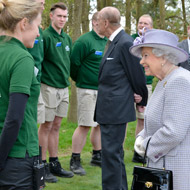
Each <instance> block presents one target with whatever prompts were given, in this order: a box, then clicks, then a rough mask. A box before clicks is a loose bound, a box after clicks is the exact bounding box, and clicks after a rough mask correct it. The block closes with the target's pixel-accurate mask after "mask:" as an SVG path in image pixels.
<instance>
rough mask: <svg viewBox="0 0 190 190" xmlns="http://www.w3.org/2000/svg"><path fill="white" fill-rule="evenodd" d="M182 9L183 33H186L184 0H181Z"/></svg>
mask: <svg viewBox="0 0 190 190" xmlns="http://www.w3.org/2000/svg"><path fill="white" fill-rule="evenodd" d="M181 5H182V11H183V34H184V35H185V36H186V35H187V18H186V10H185V1H184V0H181Z"/></svg>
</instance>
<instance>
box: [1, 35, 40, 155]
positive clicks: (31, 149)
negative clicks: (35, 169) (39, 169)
mask: <svg viewBox="0 0 190 190" xmlns="http://www.w3.org/2000/svg"><path fill="white" fill-rule="evenodd" d="M3 39H4V36H1V37H0V55H1V59H0V68H1V69H0V109H1V111H0V133H1V132H2V129H3V127H4V122H5V118H6V113H7V110H8V105H9V95H10V93H24V94H28V95H29V98H28V101H27V104H26V108H25V113H24V119H23V122H22V125H21V128H20V130H19V134H18V137H17V140H16V142H15V143H14V145H13V147H12V149H11V151H10V153H9V156H10V157H17V158H24V157H25V154H26V152H28V153H29V156H36V155H38V154H39V148H38V146H39V145H38V130H37V102H38V96H39V91H40V83H39V82H38V81H37V79H36V76H35V74H34V59H33V58H32V56H31V55H30V53H29V52H28V51H27V49H26V48H25V46H24V45H23V44H22V43H21V42H20V41H19V40H17V39H15V38H12V39H11V40H9V41H6V42H5V41H4V40H3Z"/></svg>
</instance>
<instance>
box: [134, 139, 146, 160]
mask: <svg viewBox="0 0 190 190" xmlns="http://www.w3.org/2000/svg"><path fill="white" fill-rule="evenodd" d="M143 143H144V139H143V137H142V136H138V137H137V138H136V140H135V145H134V149H135V151H136V152H137V153H138V154H139V155H140V156H142V157H144V154H145V149H144V147H143Z"/></svg>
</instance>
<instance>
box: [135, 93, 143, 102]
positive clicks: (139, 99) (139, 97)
mask: <svg viewBox="0 0 190 190" xmlns="http://www.w3.org/2000/svg"><path fill="white" fill-rule="evenodd" d="M134 100H135V103H140V102H141V101H142V97H141V96H140V95H138V94H135V93H134Z"/></svg>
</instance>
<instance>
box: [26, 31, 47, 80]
mask: <svg viewBox="0 0 190 190" xmlns="http://www.w3.org/2000/svg"><path fill="white" fill-rule="evenodd" d="M39 33H40V36H39V37H37V38H36V39H35V42H34V47H33V48H28V51H29V52H30V54H31V55H32V57H33V58H34V61H35V67H36V68H37V69H38V73H37V79H38V81H39V82H40V81H41V75H42V61H43V59H44V44H43V36H42V29H41V28H39Z"/></svg>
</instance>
